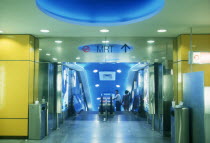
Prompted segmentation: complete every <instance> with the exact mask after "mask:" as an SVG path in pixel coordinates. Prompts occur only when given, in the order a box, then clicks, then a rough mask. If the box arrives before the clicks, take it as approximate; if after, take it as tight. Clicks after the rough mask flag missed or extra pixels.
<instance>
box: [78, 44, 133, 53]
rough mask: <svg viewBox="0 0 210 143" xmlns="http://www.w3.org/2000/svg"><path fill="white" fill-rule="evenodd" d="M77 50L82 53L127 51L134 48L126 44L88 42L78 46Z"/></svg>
mask: <svg viewBox="0 0 210 143" xmlns="http://www.w3.org/2000/svg"><path fill="white" fill-rule="evenodd" d="M78 50H80V51H83V52H84V53H110V54H111V53H128V52H130V51H132V50H134V47H132V46H131V45H127V44H124V45H122V44H106V45H105V44H89V45H83V46H80V47H78Z"/></svg>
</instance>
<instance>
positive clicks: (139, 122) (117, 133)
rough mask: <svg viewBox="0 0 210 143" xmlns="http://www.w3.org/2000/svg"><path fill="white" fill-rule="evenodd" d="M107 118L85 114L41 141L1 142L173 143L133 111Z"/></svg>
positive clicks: (10, 142)
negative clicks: (153, 129) (152, 128)
mask: <svg viewBox="0 0 210 143" xmlns="http://www.w3.org/2000/svg"><path fill="white" fill-rule="evenodd" d="M104 117H105V116H102V115H99V114H98V112H82V113H81V114H79V115H78V116H76V117H71V118H69V119H68V120H66V121H65V123H64V124H62V126H61V127H60V129H59V130H56V131H54V132H53V133H51V134H50V135H49V136H47V137H45V138H44V139H43V140H41V141H36V140H28V141H27V140H17V139H16V140H0V143H170V138H163V137H162V135H161V134H160V133H158V132H157V131H152V130H151V126H150V125H149V124H148V123H147V121H146V120H145V119H144V118H140V117H139V116H137V115H134V114H133V113H131V112H116V113H115V115H113V116H109V117H108V119H107V120H104Z"/></svg>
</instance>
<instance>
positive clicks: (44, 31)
mask: <svg viewBox="0 0 210 143" xmlns="http://www.w3.org/2000/svg"><path fill="white" fill-rule="evenodd" d="M40 32H43V33H48V32H50V30H47V29H41V30H40Z"/></svg>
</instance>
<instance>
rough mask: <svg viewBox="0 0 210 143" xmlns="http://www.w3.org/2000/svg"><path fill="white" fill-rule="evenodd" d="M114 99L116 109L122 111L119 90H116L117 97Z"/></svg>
mask: <svg viewBox="0 0 210 143" xmlns="http://www.w3.org/2000/svg"><path fill="white" fill-rule="evenodd" d="M113 100H115V104H116V111H121V97H120V94H119V91H118V90H115V97H114V98H113Z"/></svg>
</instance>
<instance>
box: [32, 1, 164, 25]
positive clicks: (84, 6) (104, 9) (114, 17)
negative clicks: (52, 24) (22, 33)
mask: <svg viewBox="0 0 210 143" xmlns="http://www.w3.org/2000/svg"><path fill="white" fill-rule="evenodd" d="M164 3H165V1H164V0H132V1H130V0H36V4H37V6H38V8H39V9H40V10H41V11H42V12H44V13H45V14H47V15H49V16H51V17H54V18H56V19H58V20H62V21H65V22H69V23H74V24H81V25H89V26H115V25H123V24H130V23H135V22H139V21H143V20H145V19H148V18H150V17H152V16H154V15H156V14H157V13H159V12H160V10H161V9H162V8H163V7H164Z"/></svg>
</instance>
